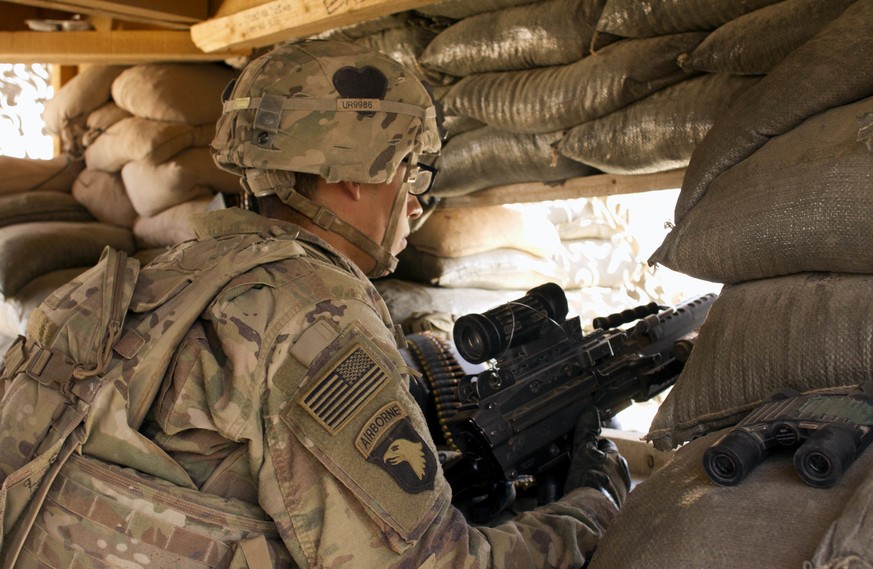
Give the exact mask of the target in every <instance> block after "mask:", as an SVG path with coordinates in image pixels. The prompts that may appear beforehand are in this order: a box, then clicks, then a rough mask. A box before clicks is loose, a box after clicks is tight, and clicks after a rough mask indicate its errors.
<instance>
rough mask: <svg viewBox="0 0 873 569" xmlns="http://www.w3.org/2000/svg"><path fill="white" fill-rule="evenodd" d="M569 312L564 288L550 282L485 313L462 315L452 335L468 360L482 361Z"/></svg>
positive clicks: (496, 354)
mask: <svg viewBox="0 0 873 569" xmlns="http://www.w3.org/2000/svg"><path fill="white" fill-rule="evenodd" d="M567 312H568V307H567V296H566V295H565V294H564V289H562V288H561V287H560V286H558V285H557V284H555V283H546V284H543V285H540V286H538V287H536V288H532V289H531V290H529V291H527V294H525V295H524V296H522V297H521V298H519V299H517V300H512V301H510V302H507V303H506V304H501V305H500V306H498V307H496V308H492V309H491V310H488V311H487V312H483V313H482V314H467V315H466V316H461V317H460V318H458V320H457V321H456V322H455V326H454V328H453V331H452V335H453V337H454V341H455V346H456V347H457V349H458V353H459V354H461V356H462V357H463V358H464V359H465V360H467V361H468V362H470V363H474V364H479V363H482V362H484V361H487V360H490V359H491V358H495V357H497V356H498V355H500V354H501V353H503V352H504V351H506V350H507V349H509V348H510V347H512V346H518V345H520V344H522V343H524V342H527V341H529V340H531V339H533V338H535V337H537V336H539V334H540V333H541V331H542V330H544V329H545V327H551V326H555V325H556V324H555V323H558V324H560V323H561V322H563V321H564V318H566V316H567Z"/></svg>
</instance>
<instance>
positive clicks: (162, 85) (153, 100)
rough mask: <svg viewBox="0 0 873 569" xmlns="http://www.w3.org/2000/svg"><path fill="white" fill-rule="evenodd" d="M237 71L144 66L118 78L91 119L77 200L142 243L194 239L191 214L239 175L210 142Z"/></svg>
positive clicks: (235, 187)
mask: <svg viewBox="0 0 873 569" xmlns="http://www.w3.org/2000/svg"><path fill="white" fill-rule="evenodd" d="M237 74H238V72H237V70H235V69H232V68H230V67H228V66H226V65H223V64H215V63H209V64H181V63H178V64H172V63H166V64H142V65H136V66H132V67H129V68H128V69H125V70H124V71H123V72H122V73H120V74H119V75H118V77H117V78H116V79H115V80H114V81H113V83H112V88H111V97H112V98H111V101H108V102H107V103H106V104H104V105H103V106H101V107H100V108H99V109H97V110H96V111H94V112H93V113H92V114H91V115H90V117H89V119H90V122H91V123H92V126H91V128H89V130H88V131H87V133H86V139H87V146H86V148H85V152H84V158H85V171H83V173H82V174H81V175H80V177H79V179H78V180H77V183H76V185H75V186H74V189H73V193H74V195H75V196H76V198H77V199H78V200H79V201H80V202H82V203H84V204H86V205H87V206H88V207H89V209H90V210H91V211H92V213H93V214H94V216H95V217H97V218H98V219H105V220H107V221H112V222H115V223H117V224H119V225H121V226H124V227H129V228H131V230H132V231H133V234H134V236H135V238H136V242H137V246H138V247H139V248H141V249H146V248H160V247H166V246H169V245H173V244H175V243H178V242H180V241H183V240H185V239H190V238H191V237H193V233H191V230H190V228H189V226H188V223H187V217H188V216H189V215H190V214H191V213H195V212H198V211H203V210H205V209H206V208H207V207H208V205H209V203H210V202H211V200H212V199H213V197H214V196H215V195H216V194H218V193H228V194H237V193H239V192H240V187H239V178H237V177H236V176H234V175H231V174H229V173H227V172H224V171H222V170H220V169H219V168H217V167H216V166H215V163H214V162H213V160H212V156H211V151H210V148H209V144H210V143H211V142H212V138H213V136H214V134H215V123H216V121H217V120H218V117H219V116H220V115H221V93H222V91H223V90H224V88H225V87H226V86H227V84H228V83H229V82H230V81H231V80H232V79H234V78H235V77H236V75H237Z"/></svg>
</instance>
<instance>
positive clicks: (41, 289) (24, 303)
mask: <svg viewBox="0 0 873 569" xmlns="http://www.w3.org/2000/svg"><path fill="white" fill-rule="evenodd" d="M88 268H89V267H73V268H72V269H60V270H57V271H51V272H49V273H46V274H44V275H40V276H38V277H36V278H35V279H33V280H32V281H30V282H29V283H27V284H25V285H24V286H23V287H21V290H19V291H18V293H17V294H15V295H13V296H10V297H7V298H5V299H3V302H0V335H5V336H11V337H12V338H15V337H17V336H19V335H21V336H23V335H24V333H25V331H26V327H27V318H28V317H29V316H30V313H31V312H33V310H34V309H35V308H36V307H37V306H39V305H40V303H41V302H42V301H43V300H45V299H46V297H48V295H50V294H51V293H53V292H54V291H55V289H57V288H60V287H61V286H62V285H65V284H67V283H68V282H70V281H71V280H73V279H74V278H76V277H77V276H79V275H80V274H82V273H84V272H85V271H86V270H88Z"/></svg>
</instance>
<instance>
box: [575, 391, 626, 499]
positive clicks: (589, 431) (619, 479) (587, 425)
mask: <svg viewBox="0 0 873 569" xmlns="http://www.w3.org/2000/svg"><path fill="white" fill-rule="evenodd" d="M630 483H631V479H630V470H629V469H628V465H627V461H626V460H625V459H624V457H623V456H621V454H619V452H618V448H617V447H616V446H615V443H613V442H612V441H610V440H609V439H602V438H600V413H598V412H597V408H595V407H589V408H588V409H586V410H585V411H583V413H582V414H581V415H580V416H579V419H578V421H577V422H576V430H575V433H574V434H573V451H572V455H571V460H570V469H569V471H568V473H567V480H566V482H565V484H564V493H565V494H566V493H568V492H570V491H571V490H574V489H576V488H580V487H589V488H595V489H597V490H600V491H601V492H603V493H604V494H606V495H607V496H609V497H610V498H612V500H613V501H614V502H615V504H616V506H618V507H621V505H622V504H623V503H624V501H625V499H626V498H627V495H628V492H630Z"/></svg>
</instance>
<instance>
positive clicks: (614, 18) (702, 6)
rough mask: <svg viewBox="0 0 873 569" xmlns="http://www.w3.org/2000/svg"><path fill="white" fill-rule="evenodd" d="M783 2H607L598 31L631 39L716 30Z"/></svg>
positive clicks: (607, 0)
mask: <svg viewBox="0 0 873 569" xmlns="http://www.w3.org/2000/svg"><path fill="white" fill-rule="evenodd" d="M779 1H780V0H744V1H743V2H737V1H736V0H606V6H604V8H603V13H602V14H601V16H600V22H598V24H597V29H598V30H600V31H602V32H608V33H611V34H615V35H619V36H625V37H630V38H640V37H652V36H659V35H665V34H675V33H679V32H693V31H706V30H714V29H715V28H717V27H719V26H721V25H722V24H725V23H727V22H729V21H731V20H733V19H734V18H738V17H739V16H741V15H743V14H745V13H747V12H751V11H753V10H757V9H758V8H761V7H763V6H767V5H769V4H774V3H776V2H779Z"/></svg>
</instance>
